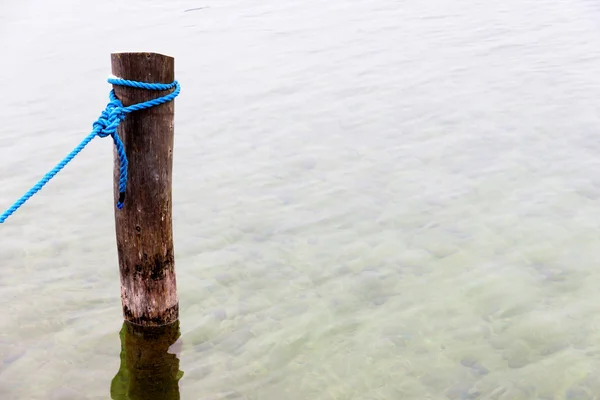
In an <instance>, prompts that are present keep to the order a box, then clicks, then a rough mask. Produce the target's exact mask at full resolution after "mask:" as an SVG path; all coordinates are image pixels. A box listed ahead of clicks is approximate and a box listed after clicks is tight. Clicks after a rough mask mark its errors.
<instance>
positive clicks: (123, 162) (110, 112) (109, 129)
mask: <svg viewBox="0 0 600 400" xmlns="http://www.w3.org/2000/svg"><path fill="white" fill-rule="evenodd" d="M108 83H111V84H112V85H119V86H128V87H133V88H138V89H146V90H158V91H164V90H169V89H173V91H172V92H170V93H168V94H166V95H164V96H161V97H158V98H156V99H152V100H148V101H144V102H142V103H138V104H132V105H130V106H128V107H123V104H122V103H121V101H120V100H119V99H117V96H116V95H115V91H114V90H111V91H110V95H109V100H110V101H109V102H108V104H107V105H106V108H105V109H104V111H102V113H101V114H100V117H98V120H97V121H96V122H94V124H93V126H94V129H93V130H92V132H91V133H90V134H89V135H88V136H86V137H85V139H83V140H82V141H81V143H79V145H77V147H75V148H74V149H73V150H72V151H71V152H70V153H69V154H68V155H67V156H66V157H65V158H64V159H63V160H62V161H61V162H59V163H58V164H57V165H56V166H55V167H54V168H52V170H51V171H50V172H48V173H47V174H46V175H44V177H43V178H42V179H40V181H39V182H38V183H36V184H35V185H34V186H33V187H32V188H31V189H29V191H27V193H25V194H24V195H23V196H21V198H20V199H18V200H17V201H16V202H15V203H14V204H13V205H12V206H11V207H10V208H9V209H8V210H6V211H5V212H3V213H2V214H0V224H1V223H3V222H4V221H5V220H6V218H8V217H9V216H10V215H12V214H13V213H14V212H15V211H17V210H18V209H19V208H20V207H21V206H22V205H23V204H25V202H26V201H27V200H29V199H30V198H31V196H33V195H34V194H36V193H37V192H39V191H40V190H41V189H42V187H44V185H45V184H46V183H48V181H50V179H52V178H53V177H54V176H55V175H56V174H58V173H59V172H60V171H61V170H62V169H63V168H64V167H65V166H66V165H67V164H68V163H69V162H71V160H73V158H75V156H76V155H77V154H79V152H81V150H83V148H84V147H85V146H87V144H88V143H89V142H91V141H92V139H94V138H95V137H96V136H99V137H107V136H111V137H112V139H113V142H114V143H115V149H116V153H117V156H118V157H119V199H118V200H117V208H118V209H121V208H122V207H123V204H124V201H125V193H126V189H127V165H128V164H129V162H128V161H127V154H126V153H125V146H124V144H123V142H122V141H121V138H120V137H119V134H118V133H117V127H118V126H119V124H120V123H121V122H122V121H123V120H124V119H125V117H126V116H127V114H129V113H131V112H134V111H139V110H145V109H147V108H150V107H156V106H158V105H161V104H164V103H168V102H169V101H173V99H174V98H175V97H177V95H178V94H179V92H180V90H181V88H180V86H179V83H178V82H177V81H173V82H172V83H147V82H137V81H130V80H126V79H120V78H109V79H108Z"/></svg>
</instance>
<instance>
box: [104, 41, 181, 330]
mask: <svg viewBox="0 0 600 400" xmlns="http://www.w3.org/2000/svg"><path fill="white" fill-rule="evenodd" d="M111 64H112V73H113V75H115V76H116V77H119V78H122V79H129V80H134V81H142V82H149V83H171V82H173V80H174V79H175V73H174V71H175V68H174V67H175V60H174V59H173V58H172V57H168V56H164V55H161V54H155V53H115V54H112V55H111ZM114 90H115V94H116V96H117V98H118V99H119V100H121V102H122V103H123V105H124V106H129V105H131V104H135V103H140V102H143V101H147V100H150V99H153V98H156V97H159V96H163V95H165V94H167V93H168V91H167V92H159V91H149V90H144V89H136V88H130V87H124V86H114ZM174 110H175V107H174V102H173V101H171V102H168V103H165V104H162V105H160V106H155V107H151V108H149V109H146V110H141V111H136V112H133V113H131V114H128V115H127V117H126V118H125V120H124V121H123V122H122V123H121V125H120V126H119V129H118V133H119V136H120V137H121V139H122V141H123V143H124V145H125V152H126V154H127V159H128V161H129V166H128V182H127V192H126V197H125V205H124V207H123V208H122V209H121V210H117V209H115V222H116V234H117V250H118V254H119V270H120V275H121V302H122V305H123V316H124V318H125V320H126V321H129V322H131V323H134V324H137V325H143V326H161V325H166V324H170V323H173V322H175V321H177V319H178V318H179V305H178V300H177V288H176V279H175V262H174V259H175V256H174V252H173V229H172V207H171V205H172V202H171V182H172V168H173V133H174V130H173V119H174ZM114 193H115V201H116V200H117V198H118V196H119V166H118V157H117V155H116V154H115V167H114Z"/></svg>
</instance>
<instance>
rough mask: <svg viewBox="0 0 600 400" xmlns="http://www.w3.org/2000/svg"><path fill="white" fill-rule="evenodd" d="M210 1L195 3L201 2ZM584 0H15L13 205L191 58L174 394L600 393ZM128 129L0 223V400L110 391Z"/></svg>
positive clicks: (0, 173)
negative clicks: (115, 182) (131, 67)
mask: <svg viewBox="0 0 600 400" xmlns="http://www.w3.org/2000/svg"><path fill="white" fill-rule="evenodd" d="M196 7H206V8H204V9H202V10H195V11H187V12H186V11H185V10H188V9H190V8H196ZM599 21H600V6H599V5H598V3H597V2H596V1H592V0H570V1H563V0H504V1H488V0H454V1H450V0H403V1H401V0H360V1H358V0H330V1H320V0H319V1H317V0H285V1H284V0H260V1H259V0H244V1H242V0H231V1H227V0H220V1H216V0H206V1H182V0H177V1H166V0H163V1H127V2H124V1H123V2H121V1H114V0H113V1H95V2H91V1H85V2H83V1H75V0H70V1H69V0H58V1H41V0H37V1H26V0H23V1H16V0H13V1H9V0H3V1H2V3H1V4H0V54H2V56H1V60H0V66H1V67H0V71H1V74H0V87H2V95H1V96H0V117H1V118H0V182H1V186H0V188H1V190H0V208H2V209H4V208H5V207H8V206H9V205H10V204H11V202H12V201H13V200H15V199H16V198H17V197H19V196H20V195H21V194H22V193H23V192H25V191H26V190H27V189H28V188H29V187H30V186H31V185H32V184H33V183H35V181H36V180H37V179H38V178H39V177H41V176H42V175H43V174H44V173H45V172H46V171H47V170H49V169H50V168H51V167H52V166H53V165H54V164H55V163H56V162H58V161H59V160H60V159H61V158H62V157H63V156H64V155H65V154H67V153H68V152H69V151H70V150H71V149H72V148H73V147H74V146H75V145H76V144H77V143H78V142H79V141H80V140H81V139H82V138H83V137H84V136H85V135H86V134H87V133H88V132H89V131H90V130H91V123H92V122H93V121H94V120H95V119H96V118H97V116H98V115H99V113H100V111H101V110H102V109H103V108H104V106H105V105H106V102H107V96H108V91H109V89H110V86H109V85H108V84H107V83H106V81H105V79H106V77H107V76H108V74H109V73H110V57H109V55H110V52H112V51H156V52H162V53H166V54H169V55H172V56H174V57H176V76H177V78H178V79H179V80H180V82H181V84H182V94H181V96H180V97H179V98H178V99H177V100H176V105H175V108H176V147H175V168H174V188H173V192H174V226H175V250H176V260H177V262H176V268H177V273H178V283H179V295H180V302H181V327H182V328H181V329H182V337H181V346H182V348H181V353H180V359H181V370H182V371H184V373H185V375H184V377H183V378H182V380H181V381H180V387H181V395H182V399H207V400H208V399H220V398H227V399H256V400H259V399H260V400H266V399H268V400H271V399H273V400H283V399H289V400H300V399H309V400H310V399H323V400H325V399H365V400H375V399H446V398H449V399H502V400H506V399H546V400H548V399H571V400H579V399H595V398H600V332H599V330H600V289H599V286H600V118H599V116H600V114H599V107H598V106H599V104H600V73H599V71H600V22H599ZM111 171H112V148H111V142H110V141H109V140H100V139H96V140H94V141H93V142H92V143H91V144H90V146H89V147H88V148H87V149H86V150H85V151H84V152H83V153H82V154H81V155H80V156H79V157H78V158H77V159H76V160H75V161H74V162H73V163H72V164H71V165H69V166H68V167H67V168H66V169H65V170H64V171H63V172H62V173H61V174H60V175H59V176H58V177H57V178H56V179H55V180H54V181H52V182H51V183H50V184H49V185H48V186H47V187H46V188H45V189H44V190H43V191H42V192H41V193H39V194H38V195H37V196H36V197H35V198H34V199H32V200H31V201H30V202H29V203H27V204H26V205H25V206H24V207H23V208H22V209H21V210H20V211H18V212H17V213H16V214H15V215H14V216H13V217H11V218H9V220H8V221H7V223H5V224H3V225H2V226H1V227H0V304H2V307H1V311H0V398H1V399H8V400H10V399H44V400H48V399H50V400H58V399H61V400H65V399H108V398H110V394H109V388H110V382H111V380H112V378H113V377H114V375H115V374H116V372H117V371H118V369H119V351H120V341H119V336H118V332H119V330H120V328H121V323H122V320H121V308H120V299H119V277H118V268H117V259H116V250H115V240H114V228H113V206H114V205H113V197H112V183H111V182H112V181H111V180H112V172H111Z"/></svg>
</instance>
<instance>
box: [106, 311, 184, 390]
mask: <svg viewBox="0 0 600 400" xmlns="http://www.w3.org/2000/svg"><path fill="white" fill-rule="evenodd" d="M120 336H121V365H120V366H119V372H118V373H117V374H116V376H115V377H114V379H113V380H112V383H111V388H110V393H111V398H112V399H114V400H179V398H180V394H179V380H180V379H181V377H182V376H183V372H182V371H180V370H179V358H178V356H177V354H174V353H173V351H172V350H173V349H171V346H173V344H175V343H176V342H177V340H178V338H179V337H180V336H181V333H180V329H179V322H175V323H173V324H169V325H164V326H160V327H141V326H139V325H134V324H131V323H129V322H127V321H125V322H124V323H123V327H122V329H121V332H120ZM173 347H175V346H173Z"/></svg>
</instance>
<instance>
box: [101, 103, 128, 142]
mask: <svg viewBox="0 0 600 400" xmlns="http://www.w3.org/2000/svg"><path fill="white" fill-rule="evenodd" d="M111 97H112V96H111ZM126 115H127V114H126V113H125V111H124V109H123V104H122V103H121V101H119V100H118V99H116V98H114V97H112V99H111V101H109V102H108V104H107V105H106V108H105V109H104V110H103V111H102V113H101V114H100V117H99V118H98V120H97V121H96V122H94V124H93V127H94V131H96V134H97V135H98V136H99V137H101V138H104V137H107V136H113V137H114V136H115V135H116V133H117V127H118V126H119V124H120V123H121V122H122V121H123V120H124V119H125V116H126Z"/></svg>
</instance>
